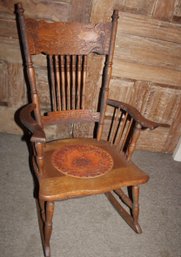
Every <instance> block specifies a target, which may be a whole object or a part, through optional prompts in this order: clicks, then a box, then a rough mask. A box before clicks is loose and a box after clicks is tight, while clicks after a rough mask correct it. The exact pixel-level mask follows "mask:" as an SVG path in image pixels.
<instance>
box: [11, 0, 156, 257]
mask: <svg viewBox="0 0 181 257" xmlns="http://www.w3.org/2000/svg"><path fill="white" fill-rule="evenodd" d="M23 13H24V10H23V8H22V5H21V4H20V3H19V4H17V5H16V14H17V22H18V28H19V35H20V43H21V47H22V55H23V59H24V68H25V75H26V79H27V81H28V86H29V87H30V92H31V103H30V104H28V105H26V106H25V107H23V108H22V110H21V113H20V119H21V122H22V123H23V124H24V126H25V127H26V128H27V129H28V130H29V131H30V132H31V135H32V136H31V144H32V149H33V154H32V156H31V157H32V163H33V169H34V173H35V174H36V176H37V179H38V184H39V192H38V202H39V206H40V209H41V220H42V224H43V247H44V253H45V256H46V257H49V256H50V237H51V233H52V218H53V213H54V203H55V201H57V200H64V199H69V198H74V197H83V196H88V195H94V194H101V193H104V194H105V195H106V196H107V198H108V199H109V201H110V202H111V203H112V204H113V206H114V207H115V209H117V211H118V213H119V214H120V215H121V216H122V218H123V219H124V220H125V221H126V222H127V223H128V225H129V226H130V227H131V228H132V229H133V230H134V231H135V232H137V233H141V228H140V225H139V223H138V214H139V203H138V202H139V186H140V185H141V184H144V183H146V182H147V181H148V178H149V177H148V176H147V175H146V174H145V173H144V172H143V171H142V170H140V169H139V168H138V167H137V166H135V165H134V164H133V162H132V161H131V156H132V154H133V152H134V150H135V146H136V142H137V140H138V138H139V135H140V131H141V129H145V128H148V129H154V128H156V127H158V126H159V125H160V124H158V123H155V122H152V121H149V120H147V119H145V118H144V117H143V116H142V115H141V114H140V113H139V112H138V111H137V110H136V109H135V108H133V107H132V106H130V105H128V104H125V103H122V102H119V101H116V100H112V99H109V82H110V78H111V69H112V60H113V54H114V47H115V39H116V31H117V23H118V11H117V10H115V11H114V12H113V16H112V21H111V22H108V23H100V24H96V25H95V24H81V23H73V22H72V23H63V22H53V23H48V22H45V21H42V20H41V21H37V20H33V19H29V18H28V19H27V18H26V19H25V18H24V15H23ZM40 54H43V55H44V56H46V58H47V59H46V60H47V77H48V79H47V82H48V83H47V85H46V86H47V91H48V90H50V92H49V95H50V106H51V108H50V109H49V111H46V113H44V110H43V108H42V107H41V101H40V99H41V97H40V92H39V91H40V90H39V85H38V83H37V82H36V81H37V80H36V73H35V69H34V66H33V56H34V55H40ZM90 54H91V55H92V54H97V55H103V57H104V58H105V65H104V68H103V73H102V82H101V85H100V94H98V95H99V97H97V99H98V101H97V102H98V104H97V106H96V107H95V106H94V107H93V108H91V107H90V101H89V99H87V98H86V97H87V90H88V89H87V87H86V85H87V84H86V73H87V63H88V56H89V55H90ZM97 92H98V91H97ZM89 95H90V92H89ZM88 97H89V96H88ZM87 103H88V106H87ZM55 124H58V126H60V130H61V128H62V130H63V132H64V129H65V125H66V126H67V128H68V129H70V133H69V135H70V138H66V139H65V138H64V139H57V140H51V141H48V140H47V139H46V136H45V128H46V127H48V126H49V125H55ZM76 124H79V126H77V127H76ZM81 124H88V125H87V128H88V129H89V128H90V125H89V124H94V125H95V128H94V129H93V130H91V131H92V132H91V134H92V137H91V136H90V133H89V134H87V135H88V136H87V138H86V137H82V136H79V137H78V138H77V137H76V133H75V130H76V129H77V128H78V129H80V128H81V126H83V125H81ZM80 125H81V126H80ZM123 187H129V188H130V189H131V192H132V196H131V197H130V194H126V193H125V192H124V191H123V190H122V188H123ZM115 195H117V196H118V197H115ZM119 200H120V202H119ZM121 203H122V204H125V205H126V206H128V207H129V208H130V213H129V212H128V211H126V210H125V209H124V208H123V207H122V205H121Z"/></svg>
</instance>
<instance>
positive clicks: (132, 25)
mask: <svg viewBox="0 0 181 257" xmlns="http://www.w3.org/2000/svg"><path fill="white" fill-rule="evenodd" d="M92 6H93V7H92V13H91V20H92V21H93V22H97V21H98V20H99V21H100V20H102V21H107V20H108V19H109V14H110V13H111V11H112V9H114V8H117V9H119V10H120V14H119V16H120V18H119V26H118V34H117V39H116V50H115V56H114V62H113V76H112V81H111V90H110V96H111V97H112V98H115V99H117V100H121V101H123V102H127V103H130V104H132V105H134V106H135V107H136V108H137V109H139V110H140V111H141V113H142V114H144V116H145V117H147V118H149V119H152V120H154V121H158V122H163V123H168V124H170V126H171V127H170V128H169V129H168V128H158V129H156V130H154V131H144V132H142V134H141V138H140V140H139V142H138V148H141V149H149V150H151V151H161V152H172V151H173V150H174V148H175V146H176V144H177V142H178V140H179V137H180V135H181V24H180V21H181V1H180V0H176V1H175V0H156V1H155V0H145V1H142V0H122V1H120V0H114V1H111V0H105V1H96V0H94V1H93V4H92Z"/></svg>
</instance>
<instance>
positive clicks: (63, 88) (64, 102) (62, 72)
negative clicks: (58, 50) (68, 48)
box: [60, 55, 66, 110]
mask: <svg viewBox="0 0 181 257" xmlns="http://www.w3.org/2000/svg"><path fill="white" fill-rule="evenodd" d="M60 70H61V92H62V95H61V98H62V110H66V95H65V58H64V56H62V55H61V56H60Z"/></svg>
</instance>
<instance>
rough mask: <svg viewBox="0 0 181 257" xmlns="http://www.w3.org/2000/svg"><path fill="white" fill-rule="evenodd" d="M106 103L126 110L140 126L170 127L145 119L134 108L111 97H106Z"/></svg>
mask: <svg viewBox="0 0 181 257" xmlns="http://www.w3.org/2000/svg"><path fill="white" fill-rule="evenodd" d="M107 104H108V105H111V106H113V107H117V108H121V109H122V110H124V111H126V112H128V113H129V114H130V115H131V116H132V117H133V118H134V119H135V120H136V121H137V122H138V123H139V124H140V125H141V126H142V128H148V129H155V128H157V127H170V125H168V124H163V123H157V122H154V121H151V120H148V119H146V118H145V117H143V116H142V115H141V113H140V112H139V111H138V110H137V109H136V108H134V107H133V106H131V105H129V104H126V103H123V102H120V101H117V100H113V99H108V100H107Z"/></svg>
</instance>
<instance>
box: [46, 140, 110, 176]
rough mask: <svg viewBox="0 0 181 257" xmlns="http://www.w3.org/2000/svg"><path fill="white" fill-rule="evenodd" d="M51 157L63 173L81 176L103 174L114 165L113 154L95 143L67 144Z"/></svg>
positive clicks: (54, 164) (55, 165)
mask: <svg viewBox="0 0 181 257" xmlns="http://www.w3.org/2000/svg"><path fill="white" fill-rule="evenodd" d="M51 158H52V159H51V161H52V164H53V166H54V167H55V168H56V169H57V170H59V171H60V172H61V173H63V174H65V175H69V176H73V177H79V178H92V177H98V176H102V175H104V174H105V173H107V172H108V171H110V170H111V169H112V167H113V159H112V157H111V155H110V154H109V153H108V152H106V151H105V150H103V149H102V148H100V147H97V146H94V145H81V144H76V145H66V146H64V147H62V148H60V149H58V150H56V151H55V152H53V154H52V157H51Z"/></svg>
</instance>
